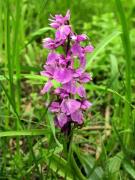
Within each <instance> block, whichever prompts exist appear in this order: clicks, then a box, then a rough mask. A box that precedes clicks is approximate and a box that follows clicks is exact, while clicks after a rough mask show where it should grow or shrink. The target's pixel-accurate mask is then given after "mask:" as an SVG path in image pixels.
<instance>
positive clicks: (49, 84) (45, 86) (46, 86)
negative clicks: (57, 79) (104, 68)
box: [41, 81, 53, 94]
mask: <svg viewBox="0 0 135 180" xmlns="http://www.w3.org/2000/svg"><path fill="white" fill-rule="evenodd" d="M52 86H53V84H52V82H51V81H48V82H47V83H46V84H45V85H44V87H43V89H42V90H41V94H45V93H46V92H48V91H49V90H50V89H51V87H52Z"/></svg>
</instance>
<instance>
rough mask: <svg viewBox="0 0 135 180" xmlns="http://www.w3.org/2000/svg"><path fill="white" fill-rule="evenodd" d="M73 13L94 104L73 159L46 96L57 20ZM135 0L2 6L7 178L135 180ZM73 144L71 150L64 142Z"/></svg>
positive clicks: (10, 1) (22, 0)
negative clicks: (87, 46)
mask: <svg viewBox="0 0 135 180" xmlns="http://www.w3.org/2000/svg"><path fill="white" fill-rule="evenodd" d="M67 9H70V10H71V23H72V26H73V28H74V30H75V31H76V32H77V33H86V34H87V35H88V36H89V38H90V40H91V42H92V44H93V45H94V47H95V51H94V52H93V53H92V54H91V55H88V57H87V71H88V72H91V73H92V74H93V82H92V83H90V84H88V85H87V86H86V88H87V93H88V99H89V100H90V101H91V102H93V106H92V108H90V109H89V111H88V112H87V114H86V119H85V123H84V125H83V126H82V127H80V128H79V129H75V130H74V135H73V140H72V144H71V146H70V150H69V152H66V151H65V150H64V149H63V144H66V139H65V137H64V136H63V135H62V134H61V132H60V131H59V130H58V129H55V127H54V124H53V117H52V116H51V114H49V112H48V111H47V109H46V108H45V106H44V104H45V102H48V101H49V94H47V95H45V96H41V95H40V89H41V87H42V86H43V84H44V82H45V80H46V79H45V78H43V77H41V76H39V72H40V71H41V70H42V67H43V65H44V63H45V59H46V56H47V53H48V52H47V50H45V49H43V48H42V39H43V38H45V37H48V36H52V35H53V31H52V29H51V28H50V27H49V25H48V23H49V22H48V18H49V16H50V14H52V15H54V14H65V12H66V11H67ZM134 13H135V0H129V1H126V0H123V1H120V0H110V1H108V0H100V1H99V0H92V1H90V0H75V1H71V0H64V1H62V0H0V179H10V180H11V179H79V180H84V179H91V180H100V179H103V180H105V179H107V180H119V179H122V180H127V179H135V161H134V160H135V150H134V149H135V139H134V137H135V93H134V91H135V73H134V71H135V70H134V69H135V53H134V48H135V38H134V37H135V29H134V27H135V17H134ZM64 142H65V143H64Z"/></svg>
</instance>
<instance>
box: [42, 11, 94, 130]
mask: <svg viewBox="0 0 135 180" xmlns="http://www.w3.org/2000/svg"><path fill="white" fill-rule="evenodd" d="M69 20H70V11H69V10H68V11H67V13H66V15H65V16H64V17H63V16H62V15H55V16H54V17H52V19H50V21H51V23H50V26H51V27H52V28H54V29H56V32H55V38H54V39H51V38H45V39H44V40H43V47H44V48H47V49H49V50H50V52H49V54H48V57H47V60H46V64H45V65H44V70H43V71H42V72H41V75H43V76H45V77H48V82H47V83H46V84H45V85H44V87H43V89H42V90H41V94H45V93H46V92H48V91H51V93H53V94H54V95H55V97H56V98H55V100H54V101H53V102H51V103H50V105H49V110H50V111H51V112H53V113H54V114H55V124H56V126H58V127H60V128H61V129H62V131H67V130H68V127H69V126H70V125H71V123H74V124H79V125H80V124H82V123H83V120H84V118H83V112H84V111H85V110H86V109H88V108H89V107H90V106H91V103H90V102H89V101H88V100H87V98H86V91H85V88H84V86H83V84H84V83H87V82H89V81H90V80H91V76H90V75H89V74H88V73H86V72H85V65H86V54H87V53H91V52H92V51H93V46H92V45H87V46H82V42H83V41H87V39H88V37H87V36H86V35H85V34H80V35H77V34H75V33H74V32H73V30H72V28H71V25H70V24H69ZM60 46H61V47H62V49H63V54H60V53H58V52H56V49H57V48H58V47H60ZM77 62H79V63H78V66H77V67H75V66H76V64H77ZM52 80H55V81H57V82H59V83H60V86H59V87H57V88H54V86H53V82H52Z"/></svg>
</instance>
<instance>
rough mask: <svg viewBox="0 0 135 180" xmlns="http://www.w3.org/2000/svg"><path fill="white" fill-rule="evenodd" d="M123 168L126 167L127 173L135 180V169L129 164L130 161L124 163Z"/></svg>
mask: <svg viewBox="0 0 135 180" xmlns="http://www.w3.org/2000/svg"><path fill="white" fill-rule="evenodd" d="M123 166H124V169H125V170H126V172H127V173H128V174H130V176H131V177H132V178H133V179H135V167H133V165H132V164H131V163H129V162H128V161H124V162H123Z"/></svg>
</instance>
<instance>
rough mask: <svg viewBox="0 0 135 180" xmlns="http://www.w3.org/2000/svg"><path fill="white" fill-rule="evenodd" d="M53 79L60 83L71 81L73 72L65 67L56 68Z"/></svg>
mask: <svg viewBox="0 0 135 180" xmlns="http://www.w3.org/2000/svg"><path fill="white" fill-rule="evenodd" d="M53 77H54V79H55V80H56V81H58V82H61V83H62V84H64V83H67V82H69V81H71V79H72V77H73V72H72V70H71V69H66V68H56V69H55V72H54V76H53Z"/></svg>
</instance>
